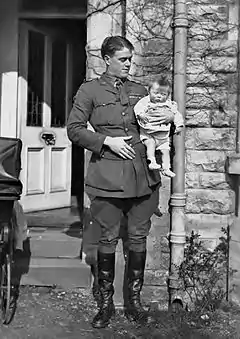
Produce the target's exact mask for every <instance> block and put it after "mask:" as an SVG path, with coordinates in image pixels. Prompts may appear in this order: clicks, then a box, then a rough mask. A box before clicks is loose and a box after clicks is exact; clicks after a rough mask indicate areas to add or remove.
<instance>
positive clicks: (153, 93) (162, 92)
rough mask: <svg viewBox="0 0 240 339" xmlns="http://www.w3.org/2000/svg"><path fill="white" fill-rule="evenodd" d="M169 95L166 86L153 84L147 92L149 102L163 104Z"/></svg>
mask: <svg viewBox="0 0 240 339" xmlns="http://www.w3.org/2000/svg"><path fill="white" fill-rule="evenodd" d="M168 95H169V87H168V86H159V85H158V84H157V83H154V84H153V85H152V87H151V88H150V90H149V96H150V101H151V102H165V101H166V100H167V98H168Z"/></svg>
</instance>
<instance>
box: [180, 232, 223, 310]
mask: <svg viewBox="0 0 240 339" xmlns="http://www.w3.org/2000/svg"><path fill="white" fill-rule="evenodd" d="M222 232H223V236H221V237H220V238H219V243H218V245H217V246H216V247H215V248H214V249H209V248H207V247H206V246H204V242H202V241H201V240H200V235H199V234H198V233H194V232H193V231H192V233H191V235H190V236H189V237H187V239H186V247H185V255H184V261H183V262H182V264H181V265H180V267H179V278H180V281H181V285H182V289H183V291H184V292H185V293H186V295H187V299H188V300H189V304H190V305H191V306H193V307H194V310H195V311H196V312H197V313H200V314H202V313H203V312H212V311H214V310H216V309H217V308H219V306H220V304H221V303H222V301H223V300H224V299H225V298H226V296H227V291H228V289H227V287H226V285H227V281H228V279H227V276H228V273H229V272H228V271H229V269H228V253H229V240H230V239H229V232H228V230H226V229H222Z"/></svg>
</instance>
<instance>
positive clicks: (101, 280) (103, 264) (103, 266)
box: [92, 252, 115, 328]
mask: <svg viewBox="0 0 240 339" xmlns="http://www.w3.org/2000/svg"><path fill="white" fill-rule="evenodd" d="M114 275H115V253H101V252H99V253H98V284H99V291H100V296H101V301H100V309H99V312H98V313H97V314H96V316H95V317H94V319H93V321H92V326H93V327H94V328H104V327H106V326H108V324H109V322H110V319H111V317H112V316H113V315H114V313H115V309H114V304H113V298H112V297H113V293H114V287H113V281H114Z"/></svg>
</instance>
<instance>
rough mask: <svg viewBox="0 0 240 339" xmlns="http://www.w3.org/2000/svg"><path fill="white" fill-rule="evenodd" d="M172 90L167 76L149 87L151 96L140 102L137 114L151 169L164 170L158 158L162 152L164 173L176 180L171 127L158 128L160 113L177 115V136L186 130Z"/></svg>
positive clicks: (175, 116)
mask: <svg viewBox="0 0 240 339" xmlns="http://www.w3.org/2000/svg"><path fill="white" fill-rule="evenodd" d="M170 89H171V88H170V84H169V82H168V80H167V79H166V78H165V77H160V78H159V79H156V80H154V81H153V82H152V83H151V84H150V85H149V87H148V93H149V95H147V96H145V97H144V98H142V99H141V100H139V101H138V103H137V104H136V105H135V107H134V112H135V115H136V118H137V121H138V123H139V126H140V139H141V141H142V142H143V143H144V145H145V146H146V148H147V159H148V164H149V168H150V169H151V170H154V169H161V166H160V165H159V164H158V163H157V161H156V157H155V151H156V150H159V151H161V153H162V173H163V174H164V175H166V176H168V177H170V178H173V177H174V176H175V173H173V172H172V171H171V170H170V166H171V165H170V139H169V134H170V127H171V124H167V125H165V124H160V125H156V121H157V117H158V114H159V113H161V112H163V111H164V112H169V114H170V113H173V114H174V120H173V123H174V125H175V133H180V132H181V130H182V129H183V126H184V121H183V117H182V115H181V113H180V112H179V111H178V108H177V103H176V102H174V101H171V98H170ZM154 122H155V124H154Z"/></svg>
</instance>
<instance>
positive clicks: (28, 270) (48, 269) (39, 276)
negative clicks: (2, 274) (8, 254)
mask: <svg viewBox="0 0 240 339" xmlns="http://www.w3.org/2000/svg"><path fill="white" fill-rule="evenodd" d="M26 264H27V263H26V260H24V259H23V260H20V261H19V262H18V269H17V272H16V271H15V272H16V273H15V274H14V276H15V277H16V276H17V277H19V278H21V280H20V283H21V285H34V286H54V285H56V286H59V287H61V288H65V289H71V288H75V287H81V288H89V287H90V285H91V272H90V268H89V266H87V265H86V264H84V263H82V262H81V261H80V260H79V259H63V258H61V259H58V258H31V259H30V261H29V264H27V265H26Z"/></svg>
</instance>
